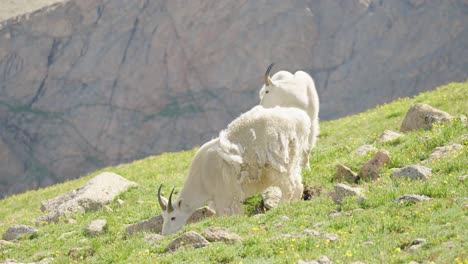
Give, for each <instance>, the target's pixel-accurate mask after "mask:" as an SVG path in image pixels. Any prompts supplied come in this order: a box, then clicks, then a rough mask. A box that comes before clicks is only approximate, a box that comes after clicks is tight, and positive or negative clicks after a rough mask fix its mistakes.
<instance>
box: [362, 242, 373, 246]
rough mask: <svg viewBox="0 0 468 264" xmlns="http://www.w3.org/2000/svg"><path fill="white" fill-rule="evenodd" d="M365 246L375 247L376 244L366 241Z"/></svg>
mask: <svg viewBox="0 0 468 264" xmlns="http://www.w3.org/2000/svg"><path fill="white" fill-rule="evenodd" d="M362 245H363V246H373V245H374V242H372V241H365V242H363V243H362Z"/></svg>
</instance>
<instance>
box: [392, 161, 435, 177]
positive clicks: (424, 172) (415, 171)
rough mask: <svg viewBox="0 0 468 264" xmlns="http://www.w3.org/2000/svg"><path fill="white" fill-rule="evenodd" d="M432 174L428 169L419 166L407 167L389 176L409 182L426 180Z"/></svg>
mask: <svg viewBox="0 0 468 264" xmlns="http://www.w3.org/2000/svg"><path fill="white" fill-rule="evenodd" d="M431 174H432V170H431V169H430V168H427V167H424V166H421V165H409V166H406V167H403V168H401V169H399V170H397V171H395V172H394V173H392V174H391V175H390V177H391V178H397V179H398V178H406V179H410V180H426V179H427V178H428V177H430V176H431Z"/></svg>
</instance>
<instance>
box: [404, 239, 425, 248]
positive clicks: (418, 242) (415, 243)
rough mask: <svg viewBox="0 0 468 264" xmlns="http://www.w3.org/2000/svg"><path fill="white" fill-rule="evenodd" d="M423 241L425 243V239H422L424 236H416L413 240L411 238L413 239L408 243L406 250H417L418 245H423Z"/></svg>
mask: <svg viewBox="0 0 468 264" xmlns="http://www.w3.org/2000/svg"><path fill="white" fill-rule="evenodd" d="M424 243H426V239H424V238H416V239H415V240H413V241H412V242H411V243H410V244H409V248H408V250H410V251H414V250H417V249H419V248H420V247H422V245H423V244H424Z"/></svg>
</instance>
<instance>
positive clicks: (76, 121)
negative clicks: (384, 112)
mask: <svg viewBox="0 0 468 264" xmlns="http://www.w3.org/2000/svg"><path fill="white" fill-rule="evenodd" d="M467 10H468V6H467V4H465V3H464V1H462V0H457V1H455V0H450V1H443V2H440V1H435V0H433V1H430V0H426V1H423V0H420V1H409V0H399V1H372V0H351V1H350V0H334V1H330V0H318V1H317V0H309V1H305V0H304V1H294V2H292V1H279V0H278V1H228V0H221V1H215V2H213V1H178V0H171V1H163V0H160V1H156V0H154V1H124V0H114V1H104V0H80V1H73V0H71V1H65V2H62V3H61V4H58V5H53V6H52V7H49V8H44V9H41V10H40V11H37V12H34V13H33V14H30V15H25V16H22V17H17V18H13V19H9V20H5V21H3V22H1V25H0V182H1V184H0V197H1V196H4V195H8V194H12V193H16V192H21V191H24V190H26V189H30V188H37V187H41V186H47V185H49V184H52V183H55V182H60V181H64V180H66V179H71V178H75V177H78V176H80V175H83V174H86V173H88V172H91V171H94V170H96V169H98V168H101V167H103V166H108V165H112V164H117V163H122V162H128V161H131V160H134V159H139V158H143V157H145V156H148V155H152V154H157V153H161V152H165V151H176V150H181V149H189V148H192V147H193V146H195V145H200V144H202V143H204V142H205V141H207V140H209V139H211V138H213V137H216V135H217V133H218V132H219V130H220V129H222V128H223V127H225V126H226V124H228V123H229V122H230V121H231V120H232V119H234V118H235V117H237V116H238V115H239V114H240V113H241V112H243V111H246V110H248V109H250V108H251V107H252V106H254V105H255V104H257V103H258V90H259V89H260V87H261V85H262V78H263V77H262V76H263V73H264V71H265V69H266V66H267V65H269V64H270V63H271V62H276V65H277V66H276V67H277V70H279V69H284V70H289V71H293V72H294V71H296V70H305V71H307V72H308V73H310V74H311V75H312V77H313V78H314V79H315V82H316V86H317V89H318V93H319V96H320V101H321V109H320V118H321V119H322V120H325V119H331V118H336V117H340V116H344V115H348V114H350V113H355V112H359V111H362V110H365V109H367V108H369V107H372V106H374V105H376V104H380V103H383V102H387V101H390V100H393V99H395V98H397V97H403V96H410V95H414V94H417V93H419V92H421V91H424V90H429V89H432V88H434V87H436V86H437V85H440V84H443V83H446V82H450V81H460V80H464V79H466V78H467V77H468V76H467V68H466V65H467V62H468V58H467V57H466V56H462V54H464V53H465V52H466V50H464V48H466V47H467V46H468V25H467V23H468V22H467V19H466V16H467V13H468V11H467Z"/></svg>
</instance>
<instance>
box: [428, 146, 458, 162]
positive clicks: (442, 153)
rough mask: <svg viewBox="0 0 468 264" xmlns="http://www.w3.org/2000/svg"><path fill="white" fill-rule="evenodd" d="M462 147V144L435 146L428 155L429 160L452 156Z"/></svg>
mask: <svg viewBox="0 0 468 264" xmlns="http://www.w3.org/2000/svg"><path fill="white" fill-rule="evenodd" d="M462 149H463V146H462V145H460V144H450V145H447V146H443V147H437V148H435V149H434V151H433V152H432V154H431V155H429V160H433V159H441V158H444V157H447V156H453V155H454V154H456V153H458V152H459V151H460V150H462Z"/></svg>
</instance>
